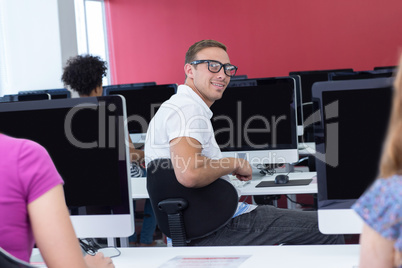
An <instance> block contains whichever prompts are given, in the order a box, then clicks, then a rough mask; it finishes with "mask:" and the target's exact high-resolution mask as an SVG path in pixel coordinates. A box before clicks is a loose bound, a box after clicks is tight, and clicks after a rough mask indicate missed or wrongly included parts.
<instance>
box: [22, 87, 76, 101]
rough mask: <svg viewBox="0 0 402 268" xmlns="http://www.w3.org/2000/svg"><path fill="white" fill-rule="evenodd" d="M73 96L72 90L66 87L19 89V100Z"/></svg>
mask: <svg viewBox="0 0 402 268" xmlns="http://www.w3.org/2000/svg"><path fill="white" fill-rule="evenodd" d="M67 98H71V92H70V91H68V90H67V89H65V88H57V89H43V90H29V91H19V92H18V101H26V100H46V99H52V100H54V99H67Z"/></svg>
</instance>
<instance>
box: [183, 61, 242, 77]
mask: <svg viewBox="0 0 402 268" xmlns="http://www.w3.org/2000/svg"><path fill="white" fill-rule="evenodd" d="M205 62H207V63H208V70H209V71H210V72H211V73H219V71H220V70H221V69H222V66H223V70H224V71H225V74H226V75H227V76H230V77H232V76H235V75H236V72H237V67H236V66H234V65H232V64H229V63H225V64H222V63H220V62H219V61H216V60H195V61H192V62H190V64H192V65H197V64H200V63H205Z"/></svg>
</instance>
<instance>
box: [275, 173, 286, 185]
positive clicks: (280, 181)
mask: <svg viewBox="0 0 402 268" xmlns="http://www.w3.org/2000/svg"><path fill="white" fill-rule="evenodd" d="M288 182H289V176H288V175H284V174H281V175H277V176H276V177H275V183H276V184H285V183H288Z"/></svg>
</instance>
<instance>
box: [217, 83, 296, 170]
mask: <svg viewBox="0 0 402 268" xmlns="http://www.w3.org/2000/svg"><path fill="white" fill-rule="evenodd" d="M291 80H292V81H293V79H291ZM270 81H271V80H270ZM272 81H273V82H272V83H265V84H264V85H257V86H246V87H227V88H226V90H225V92H224V93H223V97H222V98H221V99H220V100H217V101H216V102H215V103H214V104H213V105H212V106H211V110H212V112H213V117H212V119H211V122H212V125H213V128H214V131H215V138H216V141H217V143H218V145H219V147H220V148H221V150H222V152H223V155H224V156H228V157H229V156H232V157H241V158H246V159H247V160H249V162H250V164H251V165H252V166H253V167H256V166H257V165H259V164H263V165H265V164H284V163H294V162H296V161H298V157H299V155H298V150H297V125H296V93H295V87H294V81H293V86H292V87H290V86H289V78H283V79H280V78H278V79H275V80H272Z"/></svg>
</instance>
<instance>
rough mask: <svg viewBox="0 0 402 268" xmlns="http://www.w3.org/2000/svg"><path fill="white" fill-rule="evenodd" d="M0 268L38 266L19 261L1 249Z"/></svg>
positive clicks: (30, 267) (33, 267)
mask: <svg viewBox="0 0 402 268" xmlns="http://www.w3.org/2000/svg"><path fill="white" fill-rule="evenodd" d="M0 267H7V268H35V267H37V266H34V265H30V264H29V263H27V262H25V261H22V260H20V259H17V258H16V257H14V256H12V255H11V254H10V253H8V252H7V251H5V250H4V249H3V248H0Z"/></svg>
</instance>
